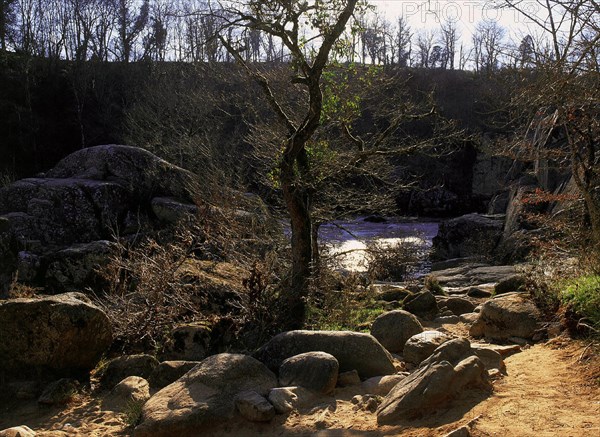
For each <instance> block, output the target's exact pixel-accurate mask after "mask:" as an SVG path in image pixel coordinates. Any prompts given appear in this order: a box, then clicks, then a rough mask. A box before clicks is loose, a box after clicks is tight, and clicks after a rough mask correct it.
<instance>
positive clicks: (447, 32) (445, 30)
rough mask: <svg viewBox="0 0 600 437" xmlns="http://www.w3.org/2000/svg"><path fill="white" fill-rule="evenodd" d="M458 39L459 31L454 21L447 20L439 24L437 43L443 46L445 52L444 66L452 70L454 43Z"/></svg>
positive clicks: (454, 56)
mask: <svg viewBox="0 0 600 437" xmlns="http://www.w3.org/2000/svg"><path fill="white" fill-rule="evenodd" d="M459 40H460V33H459V32H458V29H457V27H456V22H455V21H451V20H447V21H446V22H445V23H442V24H441V26H440V34H439V43H440V45H441V46H442V47H443V51H444V53H445V61H446V63H445V65H444V66H443V67H444V68H449V69H450V70H454V62H455V58H456V44H457V43H458V41H459Z"/></svg>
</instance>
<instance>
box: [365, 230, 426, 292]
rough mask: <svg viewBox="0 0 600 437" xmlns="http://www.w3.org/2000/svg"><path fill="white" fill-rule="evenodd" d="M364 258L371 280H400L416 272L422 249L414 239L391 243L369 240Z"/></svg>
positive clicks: (422, 253) (422, 254) (421, 256)
mask: <svg viewBox="0 0 600 437" xmlns="http://www.w3.org/2000/svg"><path fill="white" fill-rule="evenodd" d="M366 258H367V263H368V264H367V265H368V274H369V277H370V278H371V279H372V280H379V281H398V282H402V281H407V280H409V279H411V278H412V277H413V276H414V274H415V273H416V272H417V270H418V268H419V264H420V262H422V261H423V259H424V250H423V248H422V247H421V245H420V243H419V242H417V241H416V240H414V239H405V240H400V241H399V242H397V243H392V244H389V243H380V242H371V243H369V244H367V253H366Z"/></svg>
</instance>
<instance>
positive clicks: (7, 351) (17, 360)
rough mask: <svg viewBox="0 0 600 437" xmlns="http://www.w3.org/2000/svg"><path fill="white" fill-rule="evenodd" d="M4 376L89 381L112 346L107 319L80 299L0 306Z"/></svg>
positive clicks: (0, 358) (55, 298) (17, 301)
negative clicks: (87, 376) (90, 373)
mask: <svg viewBox="0 0 600 437" xmlns="http://www.w3.org/2000/svg"><path fill="white" fill-rule="evenodd" d="M0 338H2V341H0V373H4V374H5V376H6V377H8V378H9V379H10V377H19V378H20V379H23V378H26V377H28V376H31V377H33V378H37V377H38V376H39V375H44V376H46V377H52V376H54V377H61V376H78V375H85V374H87V372H88V371H89V370H91V369H93V368H94V367H95V366H96V364H97V363H98V360H99V359H100V357H101V356H102V354H103V353H104V352H105V351H106V349H107V348H108V346H109V345H110V344H111V342H112V330H111V326H110V322H109V320H108V317H106V314H104V312H102V311H101V310H100V309H98V308H97V307H96V306H94V305H92V304H91V303H90V301H89V299H88V298H87V297H86V296H85V295H83V294H81V293H66V294H60V295H56V296H46V297H42V298H37V299H13V300H7V301H3V302H0Z"/></svg>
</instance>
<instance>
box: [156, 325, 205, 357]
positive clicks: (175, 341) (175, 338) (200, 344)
mask: <svg viewBox="0 0 600 437" xmlns="http://www.w3.org/2000/svg"><path fill="white" fill-rule="evenodd" d="M211 336H212V328H211V326H210V325H208V324H206V323H204V322H196V323H186V324H183V325H179V326H176V327H175V328H173V331H171V335H170V339H169V341H168V342H167V343H166V344H165V347H164V351H163V354H162V356H164V357H165V358H166V359H168V360H178V361H181V360H183V361H201V360H203V359H204V358H206V357H207V355H208V354H209V350H210V343H211Z"/></svg>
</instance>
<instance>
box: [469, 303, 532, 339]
mask: <svg viewBox="0 0 600 437" xmlns="http://www.w3.org/2000/svg"><path fill="white" fill-rule="evenodd" d="M540 320H541V314H540V311H539V310H538V309H537V308H536V306H535V305H534V304H533V302H531V301H530V300H528V299H527V298H526V297H524V296H521V295H519V294H513V295H503V296H500V297H498V298H495V299H491V300H489V301H487V302H486V303H484V304H483V306H482V307H481V312H480V313H479V317H478V319H477V320H476V321H475V323H474V324H473V325H472V326H471V328H470V330H469V334H470V335H471V336H472V337H486V338H488V339H492V340H507V339H509V338H511V337H522V338H525V339H527V338H531V337H533V335H534V334H535V331H536V330H537V329H539V327H540V326H539V325H540Z"/></svg>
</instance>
